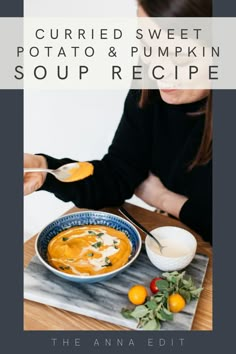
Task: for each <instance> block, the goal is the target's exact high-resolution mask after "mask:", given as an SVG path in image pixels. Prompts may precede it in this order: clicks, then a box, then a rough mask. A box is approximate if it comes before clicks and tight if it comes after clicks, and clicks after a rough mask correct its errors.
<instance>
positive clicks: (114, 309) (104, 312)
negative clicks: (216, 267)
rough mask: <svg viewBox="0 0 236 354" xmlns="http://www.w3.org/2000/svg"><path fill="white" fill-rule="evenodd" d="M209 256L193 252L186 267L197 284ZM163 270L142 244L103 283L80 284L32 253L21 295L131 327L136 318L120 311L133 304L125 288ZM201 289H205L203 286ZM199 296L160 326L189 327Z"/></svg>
mask: <svg viewBox="0 0 236 354" xmlns="http://www.w3.org/2000/svg"><path fill="white" fill-rule="evenodd" d="M207 264H208V257H207V256H205V255H201V254H196V256H195V258H194V259H193V261H192V263H191V264H190V265H189V266H188V267H187V268H186V274H187V275H191V276H192V279H193V280H194V282H195V284H196V286H202V284H203V280H204V277H205V273H206V269H207ZM161 274H162V272H161V271H159V270H158V269H157V268H155V267H154V266H153V265H152V264H151V263H150V261H149V259H148V257H147V255H146V251H145V249H144V248H143V249H142V251H141V253H140V255H139V257H138V258H137V259H136V261H135V262H134V263H133V265H131V266H130V267H129V268H128V269H126V270H125V271H124V272H123V273H121V274H119V275H117V276H116V277H114V278H112V279H110V280H108V281H106V282H102V283H93V284H79V283H73V282H69V281H66V280H63V279H61V278H59V277H57V276H56V275H54V274H53V273H51V272H50V271H49V270H48V269H47V268H46V267H45V266H44V265H42V264H41V263H40V261H39V260H38V258H37V256H34V257H33V258H32V260H31V261H30V263H29V265H28V266H27V267H26V268H25V271H24V298H25V299H28V300H31V301H36V302H39V303H42V304H45V305H49V306H53V307H56V308H59V309H63V310H67V311H71V312H74V313H77V314H81V315H86V316H89V317H93V318H96V319H98V320H102V321H107V322H111V323H114V324H116V325H120V326H124V327H127V328H130V329H136V326H137V322H136V321H135V320H129V319H125V318H124V317H123V316H122V315H121V313H120V311H121V309H122V308H123V307H125V308H133V307H134V306H132V304H130V302H129V300H128V298H127V292H128V289H129V288H130V287H131V286H133V285H135V284H143V285H144V286H146V287H147V288H148V287H149V283H150V280H151V279H152V278H154V277H157V276H161ZM203 292H204V290H203ZM197 304H198V300H195V301H192V302H191V303H190V304H188V305H187V306H186V307H185V309H184V311H182V312H181V313H177V314H174V320H173V321H168V322H163V324H162V328H161V329H162V330H191V327H192V322H193V318H194V315H195V312H196V309H197Z"/></svg>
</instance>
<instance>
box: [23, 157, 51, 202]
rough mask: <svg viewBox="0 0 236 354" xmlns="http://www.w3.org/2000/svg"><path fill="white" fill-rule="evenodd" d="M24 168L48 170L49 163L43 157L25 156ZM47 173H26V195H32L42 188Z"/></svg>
mask: <svg viewBox="0 0 236 354" xmlns="http://www.w3.org/2000/svg"><path fill="white" fill-rule="evenodd" d="M24 167H25V168H26V167H28V168H29V167H32V168H47V167H48V166H47V161H46V159H45V158H44V157H43V156H40V155H31V154H24ZM46 175H47V173H45V172H28V173H27V172H26V173H25V174H24V195H27V194H31V193H33V192H34V191H36V190H37V189H39V188H40V187H42V185H43V183H44V181H45V179H46Z"/></svg>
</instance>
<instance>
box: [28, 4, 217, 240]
mask: <svg viewBox="0 0 236 354" xmlns="http://www.w3.org/2000/svg"><path fill="white" fill-rule="evenodd" d="M138 15H139V16H155V17H160V16H168V17H172V16H178V17H198V16H199V17H205V16H207V17H210V16H211V1H210V0H165V1H161V0H139V8H138ZM211 148H212V117H211V93H210V92H209V91H207V90H152V91H150V90H143V91H142V92H140V91H135V90H131V91H130V92H129V93H128V96H127V98H126V102H125V106H124V113H123V116H122V119H121V121H120V124H119V126H118V129H117V131H116V134H115V136H114V139H113V142H112V144H111V146H110V148H109V150H108V153H107V154H106V155H105V156H104V157H103V159H102V160H101V161H91V162H92V164H93V165H94V174H93V175H92V176H90V177H88V178H86V179H84V180H82V181H79V182H73V183H62V182H59V181H57V180H56V179H55V178H54V177H53V176H51V175H49V174H48V175H46V174H43V173H30V174H26V175H25V180H24V192H25V195H26V194H29V193H32V192H33V191H36V190H46V191H49V192H52V193H54V194H55V196H56V197H58V198H60V199H62V200H63V201H72V202H74V204H75V205H77V206H79V207H87V208H101V207H105V206H112V205H113V206H118V205H121V204H122V203H123V201H124V200H125V199H128V198H130V197H131V196H132V195H133V194H134V193H135V194H136V195H137V196H138V197H140V198H141V199H143V200H144V201H145V202H146V203H148V204H150V205H152V206H154V207H156V208H158V209H161V210H163V211H165V212H167V213H169V214H170V215H173V216H174V217H176V218H179V219H180V220H181V221H182V222H184V223H185V224H186V225H188V226H190V227H191V228H193V229H194V230H196V231H197V232H199V233H200V234H201V235H202V236H203V237H204V238H205V239H206V240H207V241H209V242H211V240H212V237H211V225H212V221H211V218H212V160H211V155H212V152H211ZM71 161H72V160H70V159H61V160H58V159H54V158H52V157H50V156H47V155H43V154H40V155H29V154H25V161H24V166H25V167H42V168H47V167H48V168H52V169H54V168H58V167H59V166H61V165H63V164H65V163H68V162H71Z"/></svg>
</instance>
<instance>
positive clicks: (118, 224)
mask: <svg viewBox="0 0 236 354" xmlns="http://www.w3.org/2000/svg"><path fill="white" fill-rule="evenodd" d="M83 225H104V226H110V227H112V228H114V229H116V230H118V231H122V232H124V233H125V234H126V235H127V236H128V238H129V240H130V242H131V244H132V252H131V257H130V258H129V261H128V262H127V263H126V264H125V265H124V266H122V267H121V268H118V269H116V270H113V271H111V272H108V273H105V274H99V275H90V276H78V275H73V274H67V273H63V272H60V271H59V270H57V269H55V268H53V267H52V266H51V265H50V264H49V263H48V260H47V248H48V244H49V242H50V240H51V239H52V238H53V237H54V236H56V235H57V234H58V233H59V232H61V231H63V230H66V229H69V228H70V227H73V226H83ZM141 246H142V240H141V236H140V234H139V232H138V231H137V230H136V228H135V227H134V226H133V225H132V224H131V223H129V222H128V221H127V220H125V219H123V218H121V217H119V216H117V215H114V214H110V213H106V212H103V211H81V212H77V213H73V214H69V215H65V216H62V217H60V218H58V219H56V220H55V221H53V222H51V223H50V224H49V225H47V226H46V227H45V228H44V229H43V230H42V231H41V232H40V233H39V234H38V237H37V239H36V242H35V250H36V254H37V256H38V257H39V259H40V261H41V262H42V263H43V264H44V265H45V267H47V268H48V269H49V270H50V271H51V272H53V273H54V274H56V275H58V276H59V277H61V278H63V279H66V280H71V281H74V282H77V283H95V282H102V281H105V280H108V279H110V278H112V277H114V276H115V275H117V274H118V273H120V272H122V271H123V270H125V269H126V268H127V267H129V266H130V265H131V264H132V263H133V262H134V261H135V259H136V258H137V257H138V255H139V253H140V251H141Z"/></svg>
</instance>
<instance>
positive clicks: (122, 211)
mask: <svg viewBox="0 0 236 354" xmlns="http://www.w3.org/2000/svg"><path fill="white" fill-rule="evenodd" d="M119 211H120V212H121V214H123V215H124V216H125V217H126V218H127V219H128V220H129V221H131V222H132V223H133V224H134V225H136V226H137V227H138V228H139V229H140V230H141V231H143V232H145V233H146V234H147V235H148V236H150V237H151V238H152V239H153V240H154V241H155V242H156V243H157V244H158V247H159V248H160V252H161V253H162V250H163V248H165V247H167V246H162V245H161V243H160V242H159V241H158V240H157V239H156V237H155V236H154V235H152V234H151V232H149V231H148V230H146V229H145V228H144V227H143V226H142V225H141V224H140V223H139V222H138V221H137V220H135V219H134V218H133V216H131V215H130V214H129V213H128V211H127V210H126V209H125V208H123V207H120V208H119Z"/></svg>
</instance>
